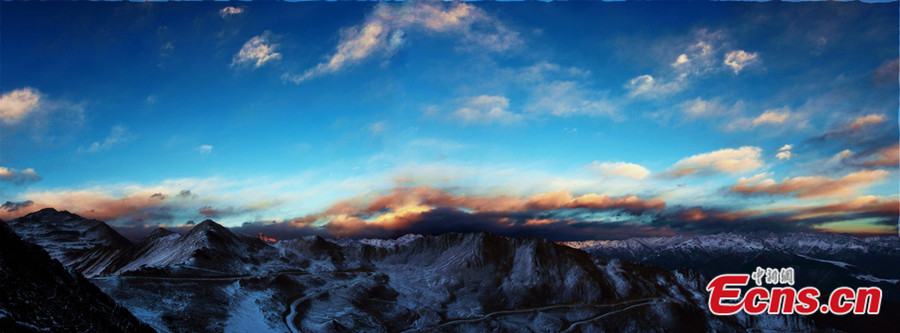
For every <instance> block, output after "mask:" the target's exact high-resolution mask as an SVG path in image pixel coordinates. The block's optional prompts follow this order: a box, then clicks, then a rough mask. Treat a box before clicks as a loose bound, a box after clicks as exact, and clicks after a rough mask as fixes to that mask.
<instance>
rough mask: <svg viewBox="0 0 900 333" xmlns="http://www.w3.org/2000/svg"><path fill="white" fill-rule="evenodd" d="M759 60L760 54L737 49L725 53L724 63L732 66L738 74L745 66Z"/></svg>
mask: <svg viewBox="0 0 900 333" xmlns="http://www.w3.org/2000/svg"><path fill="white" fill-rule="evenodd" d="M758 61H759V56H758V55H757V54H756V52H751V53H748V52H746V51H744V50H735V51H731V52H728V54H726V55H725V61H724V62H723V63H724V64H725V66H728V67H731V70H733V71H734V74H738V73H740V72H741V70H743V69H744V67H747V66H750V65H752V64H754V63H756V62H758Z"/></svg>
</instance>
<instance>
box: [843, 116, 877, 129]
mask: <svg viewBox="0 0 900 333" xmlns="http://www.w3.org/2000/svg"><path fill="white" fill-rule="evenodd" d="M884 119H885V117H884V115H883V114H870V115H866V116H862V117H857V118H856V119H854V120H853V123H852V124H850V128H851V129H854V130H858V129H860V128H861V127H863V126H866V125H869V124H878V123H881V122H884Z"/></svg>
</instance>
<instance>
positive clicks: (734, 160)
mask: <svg viewBox="0 0 900 333" xmlns="http://www.w3.org/2000/svg"><path fill="white" fill-rule="evenodd" d="M761 152H762V149H761V148H759V147H752V146H744V147H740V148H738V149H731V148H728V149H720V150H716V151H713V152H709V153H704V154H697V155H694V156H690V157H687V158H683V159H681V160H679V161H678V162H676V163H675V164H674V165H673V166H672V167H671V168H669V170H668V172H667V173H668V174H669V175H671V176H673V177H682V176H687V175H691V174H696V173H702V172H725V173H744V172H748V171H752V170H756V169H758V168H759V167H761V166H762V161H760V153H761Z"/></svg>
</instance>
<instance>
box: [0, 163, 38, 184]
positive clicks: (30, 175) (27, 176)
mask: <svg viewBox="0 0 900 333" xmlns="http://www.w3.org/2000/svg"><path fill="white" fill-rule="evenodd" d="M39 180H41V176H38V174H37V172H35V171H34V169H32V168H27V169H25V170H21V171H19V170H16V169H10V168H7V167H2V166H0V181H3V182H10V183H13V184H16V185H22V184H27V183H33V182H36V181H39Z"/></svg>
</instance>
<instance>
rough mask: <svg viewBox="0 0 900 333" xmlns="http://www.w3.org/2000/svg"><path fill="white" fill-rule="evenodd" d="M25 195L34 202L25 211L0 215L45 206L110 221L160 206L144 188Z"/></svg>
mask: <svg viewBox="0 0 900 333" xmlns="http://www.w3.org/2000/svg"><path fill="white" fill-rule="evenodd" d="M27 197H28V200H29V201H32V202H33V204H31V205H29V206H28V210H27V211H25V210H22V209H20V210H19V211H17V212H16V213H21V214H0V218H2V219H8V218H14V217H18V216H21V215H24V214H27V213H30V212H34V211H38V210H41V209H44V208H55V209H57V210H68V211H71V212H73V213H76V214H78V215H81V216H84V217H86V218H92V219H99V220H105V221H109V220H114V219H118V218H123V217H128V216H137V215H139V213H141V212H144V211H147V210H148V209H149V208H153V207H158V206H161V205H162V203H161V202H160V201H159V200H156V199H151V198H150V193H146V192H143V191H141V192H136V193H133V194H130V195H126V196H121V197H113V196H111V195H109V194H106V193H102V192H97V191H88V190H82V191H60V192H39V193H32V194H28V195H27ZM0 213H2V212H0ZM10 213H11V212H10Z"/></svg>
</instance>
